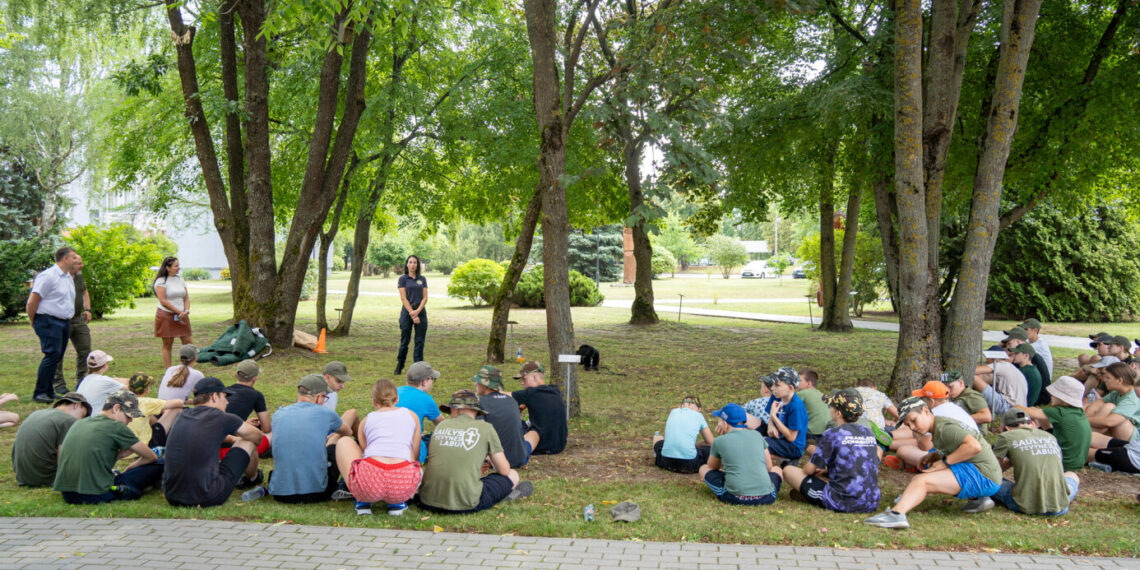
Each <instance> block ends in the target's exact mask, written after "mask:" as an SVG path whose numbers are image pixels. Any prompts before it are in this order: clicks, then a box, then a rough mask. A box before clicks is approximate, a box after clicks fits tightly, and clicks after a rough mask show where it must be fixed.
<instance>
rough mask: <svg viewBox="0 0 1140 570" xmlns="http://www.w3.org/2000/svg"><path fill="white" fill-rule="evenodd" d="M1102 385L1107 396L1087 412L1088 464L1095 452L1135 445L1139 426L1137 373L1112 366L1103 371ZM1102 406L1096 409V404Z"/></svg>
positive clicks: (1124, 365)
mask: <svg viewBox="0 0 1140 570" xmlns="http://www.w3.org/2000/svg"><path fill="white" fill-rule="evenodd" d="M1102 376H1103V377H1104V385H1105V386H1106V387H1107V388H1108V393H1107V395H1105V397H1104V399H1103V400H1102V401H1101V402H1094V404H1090V405H1089V406H1088V408H1086V410H1085V411H1086V413H1087V414H1088V418H1089V425H1090V426H1091V427H1092V439H1091V441H1090V449H1089V455H1088V460H1089V461H1094V458H1093V455H1094V454H1095V453H1096V450H1098V449H1106V448H1110V447H1120V446H1121V445H1123V444H1120V443H1114V442H1124V443H1128V442H1130V441H1135V440H1136V439H1137V436H1138V435H1140V430H1137V429H1136V425H1137V424H1140V397H1138V396H1137V395H1136V390H1135V389H1134V386H1135V384H1136V371H1135V370H1133V369H1132V367H1131V366H1129V365H1127V364H1125V363H1123V362H1114V363H1112V364H1109V365H1108V366H1106V367H1105V368H1104V373H1103V374H1102ZM1098 403H1099V404H1101V405H1100V406H1097V405H1095V404H1098Z"/></svg>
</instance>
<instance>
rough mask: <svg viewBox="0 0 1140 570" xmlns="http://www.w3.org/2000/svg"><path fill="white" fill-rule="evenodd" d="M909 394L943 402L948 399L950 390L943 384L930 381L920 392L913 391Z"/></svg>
mask: <svg viewBox="0 0 1140 570" xmlns="http://www.w3.org/2000/svg"><path fill="white" fill-rule="evenodd" d="M911 394H913V395H915V396H918V397H920V398H934V399H935V400H943V399H946V398H949V397H950V390H949V389H948V388H947V387H946V385H945V384H943V383H941V382H939V381H937V380H931V381H930V382H927V383H926V384H924V385H923V386H922V389H921V390H915V391H914V392H911Z"/></svg>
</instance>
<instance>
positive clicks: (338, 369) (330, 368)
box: [325, 360, 352, 382]
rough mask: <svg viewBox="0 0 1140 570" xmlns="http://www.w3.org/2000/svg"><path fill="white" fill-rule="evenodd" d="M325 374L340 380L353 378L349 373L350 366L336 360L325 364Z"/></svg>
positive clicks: (346, 380) (345, 380) (344, 380)
mask: <svg viewBox="0 0 1140 570" xmlns="http://www.w3.org/2000/svg"><path fill="white" fill-rule="evenodd" d="M325 374H328V375H329V376H332V377H333V378H336V379H337V380H340V381H341V382H348V381H349V380H352V376H349V375H348V368H345V367H344V363H343V362H340V361H337V360H334V361H332V362H330V363H328V364H326V365H325Z"/></svg>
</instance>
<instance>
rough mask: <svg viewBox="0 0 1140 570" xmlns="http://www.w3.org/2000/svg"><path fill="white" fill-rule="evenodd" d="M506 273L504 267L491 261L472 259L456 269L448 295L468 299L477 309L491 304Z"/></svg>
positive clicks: (448, 288) (449, 285)
mask: <svg viewBox="0 0 1140 570" xmlns="http://www.w3.org/2000/svg"><path fill="white" fill-rule="evenodd" d="M504 273H505V272H504V271H503V266H502V265H500V264H499V263H496V262H494V261H492V260H490V259H478V258H477V259H472V260H470V261H467V262H465V263H463V264H462V265H460V266H459V267H456V268H455V272H454V273H452V275H451V281H450V282H449V283H448V284H447V294H448V295H449V296H451V297H462V298H464V299H467V301H468V302H469V303H471V304H472V305H475V306H476V307H478V306H479V305H482V304H483V303H490V302H491V300H492V298H493V297H494V295H495V291H496V290H497V289H498V287H499V283H500V282H502V280H503V274H504Z"/></svg>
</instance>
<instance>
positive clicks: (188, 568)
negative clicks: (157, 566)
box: [178, 561, 219, 570]
mask: <svg viewBox="0 0 1140 570" xmlns="http://www.w3.org/2000/svg"><path fill="white" fill-rule="evenodd" d="M178 568H179V569H180V570H214V569H215V568H219V566H218V565H217V564H214V563H210V562H201V561H196V562H183V563H182V565H180V566H178Z"/></svg>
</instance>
